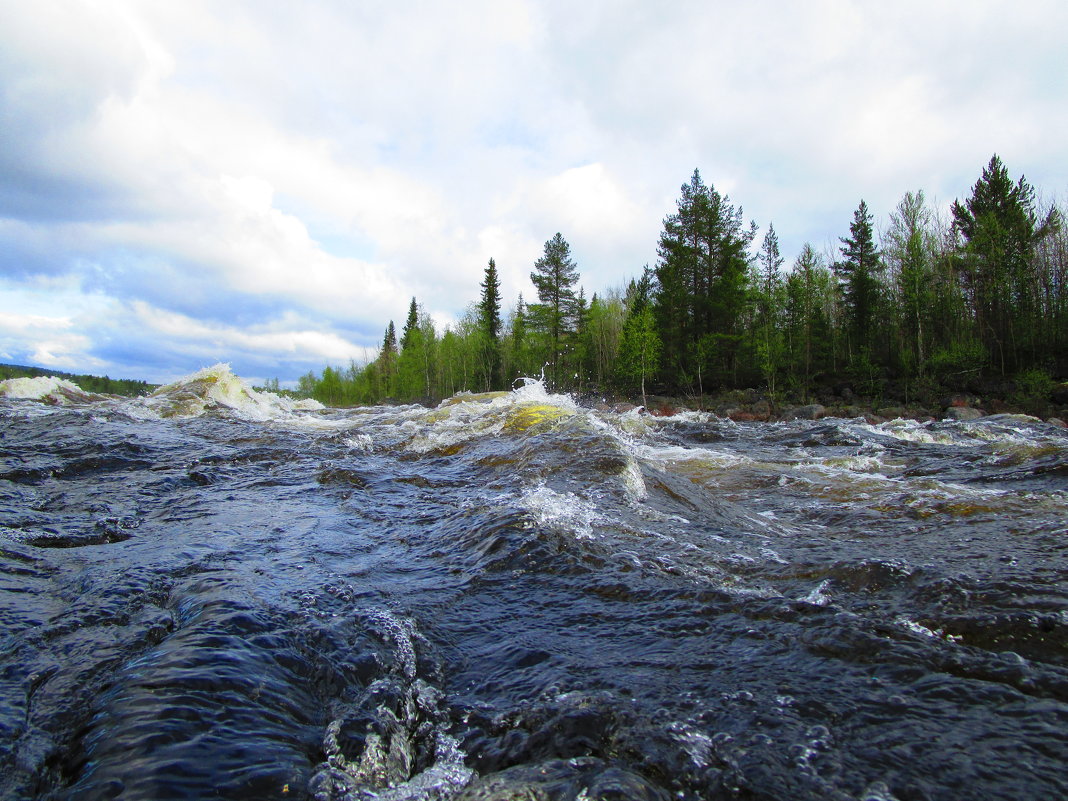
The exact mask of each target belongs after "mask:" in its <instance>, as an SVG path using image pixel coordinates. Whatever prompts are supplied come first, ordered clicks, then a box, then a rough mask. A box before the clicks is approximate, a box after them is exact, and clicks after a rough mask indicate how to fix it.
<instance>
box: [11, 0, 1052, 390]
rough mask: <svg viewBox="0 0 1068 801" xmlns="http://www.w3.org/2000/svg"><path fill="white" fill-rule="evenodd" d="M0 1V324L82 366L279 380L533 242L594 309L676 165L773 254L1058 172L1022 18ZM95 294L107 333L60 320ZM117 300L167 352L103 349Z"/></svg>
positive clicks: (907, 5)
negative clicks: (1021, 177)
mask: <svg viewBox="0 0 1068 801" xmlns="http://www.w3.org/2000/svg"><path fill="white" fill-rule="evenodd" d="M0 3H2V4H3V16H4V19H5V25H4V26H3V29H0V170H2V173H3V175H4V176H5V179H4V181H3V182H2V183H0V279H2V281H0V292H3V293H6V294H7V296H8V297H7V298H4V297H2V296H0V309H6V310H8V313H23V312H24V311H25V310H24V309H22V308H20V307H19V306H18V305H17V300H18V299H19V298H21V299H26V298H27V297H29V296H30V295H33V297H34V298H35V300H34V303H35V304H36V306H35V308H36V309H37V311H38V312H39V313H40V316H43V317H49V318H51V319H55V320H60V319H69V320H70V321H71V327H70V328H69V329H64V330H65V331H66V332H67V334H68V335H70V336H72V337H76V336H80V337H83V338H85V340H84V341H83V344H85V342H88V345H86V347H85V348H84V349H82V350H79V349H78V348H79V347H81V346H80V345H78V344H77V342H78V341H76V340H74V339H70V340H62V342H67V346H66V347H67V349H66V350H63V349H62V348H60V347H59V346H58V345H57V346H56V347H54V348H52V349H51V350H49V349H45V350H41V351H39V352H40V354H41V355H43V356H47V355H48V354H51V356H50V357H49V358H59V357H58V356H57V354H60V353H66V354H68V355H69V357H70V358H78V354H79V353H80V354H82V355H84V357H85V358H86V359H93V358H96V359H99V360H101V361H103V362H105V363H106V364H105V365H104V366H107V367H109V369H110V367H111V366H115V368H116V369H118V366H119V364H120V363H121V364H123V365H125V366H124V367H123V369H136V370H146V369H152V370H154V371H155V372H156V373H159V372H160V371H163V370H175V371H188V369H196V368H197V367H199V366H202V365H201V364H199V363H195V362H197V360H198V359H200V358H202V357H203V356H204V355H207V354H209V353H215V352H217V351H218V348H219V347H233V348H235V349H238V350H239V351H240V352H241V353H242V354H244V355H243V356H242V358H246V357H247V358H248V359H249V364H251V365H255V369H261V368H264V369H266V367H268V366H269V365H268V363H267V362H266V361H258V362H257V361H255V360H256V359H262V358H263V354H264V353H265V351H264V350H263V349H262V348H257V347H256V346H255V342H263V343H272V344H271V347H276V348H278V349H279V350H280V352H283V353H287V354H291V355H292V358H291V359H290V361H287V362H286V364H287V365H288V366H287V367H286V369H294V370H295V369H299V370H301V371H305V370H306V369H309V368H308V367H307V365H308V364H309V360H311V359H314V358H320V359H334V358H339V357H341V356H343V355H344V354H345V353H349V352H357V353H358V352H360V351H361V350H362V349H363V348H365V347H374V345H376V344H377V342H378V341H380V338H381V331H382V330H383V328H384V327H385V324H386V323H387V322H388V321H389V320H390V319H394V320H400V319H402V318H403V317H404V315H405V314H406V311H407V306H408V302H409V300H410V298H411V297H412V296H413V295H414V296H416V297H417V298H418V300H419V301H420V302H421V303H422V304H423V305H424V306H425V307H426V308H427V310H428V311H430V312H431V314H432V315H433V316H434V318H435V319H436V320H438V321H439V322H442V323H443V322H446V321H451V320H455V319H457V318H458V317H459V316H460V315H461V314H462V313H463V311H464V309H465V307H467V306H468V305H469V304H470V303H471V302H473V301H475V300H477V298H478V292H479V288H478V285H479V282H480V281H481V279H482V276H483V271H484V269H485V266H486V263H487V261H488V259H489V258H490V257H493V258H494V259H495V260H496V263H497V266H498V269H499V271H500V274H501V278H502V294H503V296H504V298H505V300H506V303H507V302H511V300H512V299H514V298H515V296H516V295H517V294H518V293H520V292H523V293H524V295H525V296H526V298H527V299H528V300H529V299H531V297H532V296H533V287H532V285H531V284H530V282H529V278H528V276H529V273H530V271H531V269H532V267H533V262H534V260H535V259H536V258H537V257H538V256H539V255H540V253H541V249H542V245H543V243H544V242H545V241H546V240H547V239H548V238H550V237H551V236H552V235H553V234H554V233H556V231H560V232H561V233H562V234H563V235H564V236H565V238H567V239H568V241H569V243H570V244H571V246H572V251H573V253H574V255H575V257H576V260H577V261H578V265H579V269H580V272H581V274H582V283H583V285H584V286H585V287H586V289H587V293H588V294H592V293H593V292H599V291H603V290H605V289H607V288H609V287H612V286H617V285H619V284H621V283H623V282H625V281H626V280H627V279H629V278H630V277H633V276H635V275H637V273H638V272H639V271H640V269H641V267H642V265H644V264H646V263H651V262H653V261H654V260H655V258H656V240H657V237H658V234H659V230H660V227H661V223H662V220H663V218H664V216H665V215H666V214H668V213H670V212H671V211H673V209H674V202H675V198H676V197H677V195H678V189H679V186H680V185H681V184H682V183H684V182H685V181H686V180H688V178H689V176H690V174H691V173H692V171H693V169H694V168H695V167H697V168H700V170H701V173H702V175H703V177H704V178H705V180H706V182H708V183H711V184H713V185H714V186H715V187H716V188H717V189H718V190H720V191H721V192H726V193H729V194H730V196H731V199H732V201H733V202H735V203H736V204H740V205H742V206H743V207H744V209H745V214H746V216H747V218H753V219H755V220H756V221H757V222H758V223H759V224H760V225H761V226H766V225H767V223H768V222H770V221H774V223H775V227H776V230H777V231H778V233H779V236H780V240H781V243H782V247H783V251H784V255H786V256H787V259H788V260H791V257H792V254H794V253H796V252H797V251H798V250H799V249H800V247H801V245H802V243H803V242H805V241H810V242H812V243H813V244H814V245H816V246H817V247H820V246H821V245H822V244H823V243H825V242H836V241H837V237H838V236H839V235H841V234H843V233H844V232H845V231H846V230H847V229H848V224H849V221H850V219H851V215H852V211H853V209H854V208H855V207H856V205H857V203H858V201H859V199H860V198H861V197H864V198H865V199H866V200H867V201H868V203H869V205H870V207H871V208H872V209H873V211H874V212H875V213H876V215H877V216H880V215H885V214H886V213H888V211H889V210H890V209H892V208H893V206H894V205H895V204H896V202H897V200H898V199H899V198H900V197H901V195H902V194H903V193H904V192H905V191H908V190H915V189H920V188H923V189H924V190H926V192H927V195H928V196H929V197H934V198H938V199H940V200H941V202H942V203H946V202H948V201H949V200H951V199H952V198H954V197H959V196H961V195H963V194H964V193H966V192H967V191H968V190H969V188H970V186H971V185H972V183H974V181H975V179H976V178H977V177H978V174H979V171H980V170H981V168H982V166H983V165H984V164H985V163H986V162H987V160H988V159H989V157H990V155H991V153H993V152H995V151H997V152H998V153H999V154H1000V155H1001V156H1002V157H1003V159H1004V160H1005V162H1006V164H1007V165H1008V166H1009V168H1010V170H1011V171H1012V172H1013V173H1014V174H1019V173H1026V174H1027V176H1028V178H1029V180H1031V181H1032V183H1034V184H1035V185H1036V186H1038V187H1039V188H1040V189H1044V190H1045V191H1046V192H1048V193H1050V192H1051V193H1058V192H1060V191H1061V190H1062V189H1063V188H1064V187H1065V184H1066V183H1068V167H1066V166H1065V165H1068V159H1066V158H1065V157H1064V155H1065V154H1064V144H1063V141H1062V140H1061V138H1060V137H1057V136H1053V135H1051V133H1050V132H1051V131H1057V130H1060V129H1062V128H1064V127H1065V124H1066V123H1068V119H1066V116H1068V103H1065V102H1064V101H1065V97H1064V85H1063V82H1062V81H1060V80H1059V78H1058V76H1059V75H1060V73H1061V72H1062V71H1063V70H1062V62H1063V56H1062V55H1061V52H1062V44H1061V42H1060V36H1059V33H1060V31H1062V30H1063V29H1064V27H1065V24H1066V23H1068V10H1066V9H1065V8H1064V7H1063V6H1062V5H1061V4H1057V3H1053V2H1035V3H1028V4H1025V5H1023V6H1019V5H1014V6H1012V7H1011V11H1010V6H1008V5H1007V4H1005V3H1000V2H993V1H992V0H991V1H990V2H976V3H970V4H968V6H967V8H963V7H961V6H956V5H954V6H939V5H937V4H935V5H931V4H929V3H920V2H915V1H914V0H906V2H902V3H894V4H882V5H878V4H875V5H873V4H868V3H855V2H838V1H832V0H825V1H823V2H813V3H806V4H803V5H793V4H783V3H775V2H755V3H750V4H741V5H740V4H728V3H703V2H696V1H694V2H688V1H687V0H683V2H680V3H676V4H674V5H673V6H672V7H671V8H670V9H665V8H660V7H653V6H650V5H649V4H647V3H641V2H636V1H635V2H618V3H611V4H607V3H600V2H590V3H583V4H581V5H580V6H575V4H573V3H565V2H557V1H556V0H545V2H532V1H531V2H528V1H527V0H498V1H497V2H490V0H484V1H483V0H478V1H477V2H471V3H462V4H459V5H455V4H454V5H453V6H437V5H434V4H411V3H391V4H384V3H371V4H362V3H357V4H353V3H345V2H340V0H336V1H335V0H312V2H308V3H303V4H300V5H292V4H286V3H274V2H268V3H262V2H251V0H247V1H243V0H235V2H228V3H225V4H218V3H211V2H206V1H205V0H189V1H188V2H183V3H181V4H168V3H162V4H150V3H143V2H137V1H136V0H97V1H96V2H92V3H90V2H79V1H78V0H66V1H65V2H59V1H58V0H39V2H35V3H15V2H12V0H0ZM48 281H54V282H59V284H57V285H62V286H63V287H64V289H63V290H62V291H53V292H51V294H49V291H48V290H47V289H46V288H45V287H46V284H47V283H48ZM42 282H43V283H42ZM82 296H84V297H82ZM80 298H81V299H80ZM49 299H50V301H49ZM94 299H95V300H94ZM104 302H106V303H107V304H110V305H109V308H110V309H111V312H110V313H111V314H113V315H114V318H113V321H112V322H113V323H114V325H113V326H112V327H110V328H109V327H108V326H107V325H104V324H103V323H101V318H99V317H97V316H94V314H90V313H88V312H86V313H84V314H82V313H76V309H77V308H84V309H90V308H92V309H95V308H96V305H94V304H97V305H98V304H99V303H104ZM49 304H50V305H49ZM138 304H142V305H138ZM142 308H148V309H151V310H152V316H153V317H154V318H155V319H157V320H163V319H172V318H171V317H169V316H168V315H173V316H175V317H174V319H179V320H182V321H183V322H182V325H181V326H179V328H180V329H181V330H182V331H184V332H186V333H183V334H182V335H180V336H178V335H177V334H174V337H173V342H170V343H168V342H166V341H165V340H164V339H162V337H163V336H164V332H162V331H157V332H155V333H154V334H153V336H159V337H161V339H160V340H159V341H158V342H157V343H156V344H157V345H158V347H157V349H155V350H153V349H152V348H141V349H140V350H137V352H136V353H135V352H134V350H133V349H132V346H130V345H129V343H126V342H124V341H123V340H122V335H121V334H119V333H117V332H119V331H125V330H127V329H125V328H123V326H126V325H133V324H134V321H135V320H136V319H138V318H137V313H136V311H135V310H137V309H142ZM72 309H74V310H75V312H72ZM270 326H279V327H278V328H269V327H270ZM57 331H58V329H57ZM240 331H246V332H250V333H249V336H253V337H259V339H255V341H253V340H242V339H241V338H240V337H238V336H237V333H239V332H240ZM313 331H319V332H322V337H321V338H319V339H316V338H315V337H311V336H310V333H311V332H313ZM286 332H288V334H287V335H288V336H290V339H288V340H287V339H285V337H284V336H283V334H286ZM276 335H277V336H278V337H280V338H277V339H272V338H271V337H273V336H276ZM11 337H13V339H10V343H11V347H16V346H17V348H16V350H14V351H12V352H13V353H14V352H17V353H21V354H25V355H24V356H23V358H30V357H31V356H32V355H33V354H35V353H38V350H37V349H36V348H35V347H34V346H33V344H32V341H31V340H32V338H31V337H30V336H29V334H27V335H26V337H25V338H24V341H19V339H18V337H19V335H18V334H17V333H12V334H11ZM217 342H218V343H222V344H221V345H218V346H217V345H216V344H215V343H217ZM176 343H180V347H179V345H178V344H176ZM290 346H292V347H293V348H294V350H292V351H289V350H286V349H287V348H289V347H290ZM183 349H184V351H183ZM154 353H155V354H156V355H155V357H153V354H154ZM183 353H184V358H183ZM94 354H95V355H94ZM123 354H125V355H123ZM64 358H66V357H64ZM153 358H155V359H156V362H155V363H153V361H152V359H153ZM219 358H223V359H225V354H224V355H222V356H220V357H219ZM287 358H289V357H287ZM109 359H115V360H116V361H114V362H108V360H109ZM123 359H125V361H121V360H123ZM87 363H88V362H87ZM164 364H165V365H166V367H164V366H163V365H164ZM186 365H188V367H187V366H186ZM133 377H141V376H140V375H137V374H135V375H134V376H133ZM167 377H168V378H174V377H177V376H176V375H169V376H167ZM281 377H282V378H287V376H286V375H283V376H281ZM288 377H292V376H288Z"/></svg>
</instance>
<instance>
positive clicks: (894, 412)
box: [876, 406, 909, 420]
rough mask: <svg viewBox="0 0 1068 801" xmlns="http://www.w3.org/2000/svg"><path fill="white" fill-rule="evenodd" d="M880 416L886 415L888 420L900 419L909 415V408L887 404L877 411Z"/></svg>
mask: <svg viewBox="0 0 1068 801" xmlns="http://www.w3.org/2000/svg"><path fill="white" fill-rule="evenodd" d="M876 414H877V415H879V417H885V418H886V419H887V420H898V419H902V420H903V419H905V418H906V417H909V410H908V409H906V408H905V407H904V406H885V407H883V408H882V409H879V410H878V411H876Z"/></svg>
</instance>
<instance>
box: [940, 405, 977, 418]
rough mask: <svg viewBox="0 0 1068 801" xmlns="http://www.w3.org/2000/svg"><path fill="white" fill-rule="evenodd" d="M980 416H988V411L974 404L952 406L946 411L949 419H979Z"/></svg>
mask: <svg viewBox="0 0 1068 801" xmlns="http://www.w3.org/2000/svg"><path fill="white" fill-rule="evenodd" d="M980 417H986V412H984V411H983V410H982V409H976V408H974V407H972V406H950V407H949V408H948V409H946V413H945V419H947V420H978V419H979V418H980Z"/></svg>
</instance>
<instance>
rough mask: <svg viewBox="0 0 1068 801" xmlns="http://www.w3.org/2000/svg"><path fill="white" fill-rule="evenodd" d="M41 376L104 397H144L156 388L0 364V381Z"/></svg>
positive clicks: (132, 382) (92, 376) (115, 379)
mask: <svg viewBox="0 0 1068 801" xmlns="http://www.w3.org/2000/svg"><path fill="white" fill-rule="evenodd" d="M41 376H55V377H56V378H63V379H66V380H67V381H70V382H71V383H74V384H77V385H78V386H79V387H81V388H82V389H83V390H85V391H86V392H96V393H100V394H106V395H126V396H128V397H137V396H138V395H146V394H148V393H149V392H151V391H152V390H154V389H155V388H156V386H157V385H156V384H149V383H146V382H145V381H135V380H134V379H131V378H108V377H107V376H106V375H105V376H99V375H83V374H77V375H75V374H73V373H62V372H59V371H57V370H45V369H42V368H40V367H25V366H23V365H19V364H0V381H6V380H7V379H9V378H39V377H41Z"/></svg>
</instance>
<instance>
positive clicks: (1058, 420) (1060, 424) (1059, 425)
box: [1046, 417, 1068, 428]
mask: <svg viewBox="0 0 1068 801" xmlns="http://www.w3.org/2000/svg"><path fill="white" fill-rule="evenodd" d="M1046 422H1047V423H1049V424H1050V425H1051V426H1057V428H1068V423H1065V422H1064V421H1063V420H1061V418H1059V417H1051V418H1049V420H1047V421H1046Z"/></svg>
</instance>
